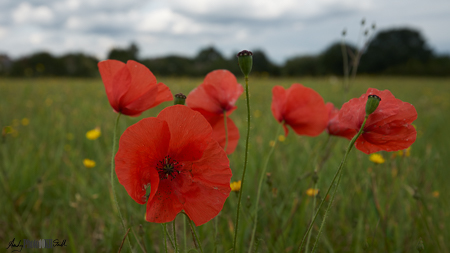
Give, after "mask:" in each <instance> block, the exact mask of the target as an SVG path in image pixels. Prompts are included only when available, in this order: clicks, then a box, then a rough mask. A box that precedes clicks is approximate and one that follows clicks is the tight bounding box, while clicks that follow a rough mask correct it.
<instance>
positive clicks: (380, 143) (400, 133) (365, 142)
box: [355, 122, 417, 154]
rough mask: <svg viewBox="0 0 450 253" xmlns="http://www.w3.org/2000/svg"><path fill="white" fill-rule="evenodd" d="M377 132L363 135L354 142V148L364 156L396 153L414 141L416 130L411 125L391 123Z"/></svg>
mask: <svg viewBox="0 0 450 253" xmlns="http://www.w3.org/2000/svg"><path fill="white" fill-rule="evenodd" d="M378 130H379V131H378V132H375V131H373V132H369V133H363V134H362V136H361V137H359V138H358V140H357V141H356V144H355V145H356V148H357V149H359V150H361V151H363V152H364V153H366V154H371V153H375V152H378V151H381V150H384V151H398V150H403V149H406V148H408V147H409V146H411V145H412V144H413V143H414V142H415V141H416V136H417V132H416V129H415V128H414V127H413V126H412V125H407V126H405V125H404V124H403V123H402V122H392V123H390V124H387V125H385V126H384V127H383V128H380V129H378Z"/></svg>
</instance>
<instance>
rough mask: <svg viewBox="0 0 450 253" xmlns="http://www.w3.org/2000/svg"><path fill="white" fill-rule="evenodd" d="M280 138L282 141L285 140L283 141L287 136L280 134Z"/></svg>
mask: <svg viewBox="0 0 450 253" xmlns="http://www.w3.org/2000/svg"><path fill="white" fill-rule="evenodd" d="M278 140H279V141H280V142H283V141H285V140H286V137H284V135H282V134H280V135H279V136H278Z"/></svg>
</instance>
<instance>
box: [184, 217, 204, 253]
mask: <svg viewBox="0 0 450 253" xmlns="http://www.w3.org/2000/svg"><path fill="white" fill-rule="evenodd" d="M186 216H187V215H186ZM188 218H189V217H188ZM189 225H190V226H191V230H192V232H193V233H194V236H195V240H196V241H197V243H198V247H199V248H200V252H201V253H203V248H202V243H201V242H200V240H199V239H198V236H197V232H195V228H194V225H192V220H191V219H190V218H189Z"/></svg>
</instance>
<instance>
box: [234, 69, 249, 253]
mask: <svg viewBox="0 0 450 253" xmlns="http://www.w3.org/2000/svg"><path fill="white" fill-rule="evenodd" d="M245 95H246V98H247V139H246V141H245V156H244V170H243V171H242V179H241V182H242V184H241V190H240V191H239V200H238V206H237V212H236V226H235V229H234V243H233V252H236V242H237V234H238V228H239V212H240V210H241V199H242V192H243V191H244V182H245V171H246V169H247V158H248V140H249V135H250V100H249V95H248V76H245Z"/></svg>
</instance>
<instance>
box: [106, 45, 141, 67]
mask: <svg viewBox="0 0 450 253" xmlns="http://www.w3.org/2000/svg"><path fill="white" fill-rule="evenodd" d="M138 52H139V48H138V47H137V46H136V44H134V43H131V45H130V46H129V47H128V48H126V49H123V48H113V49H112V50H111V51H110V52H109V54H108V57H107V58H108V59H113V60H118V61H121V62H127V61H128V60H134V61H137V60H138Z"/></svg>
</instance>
